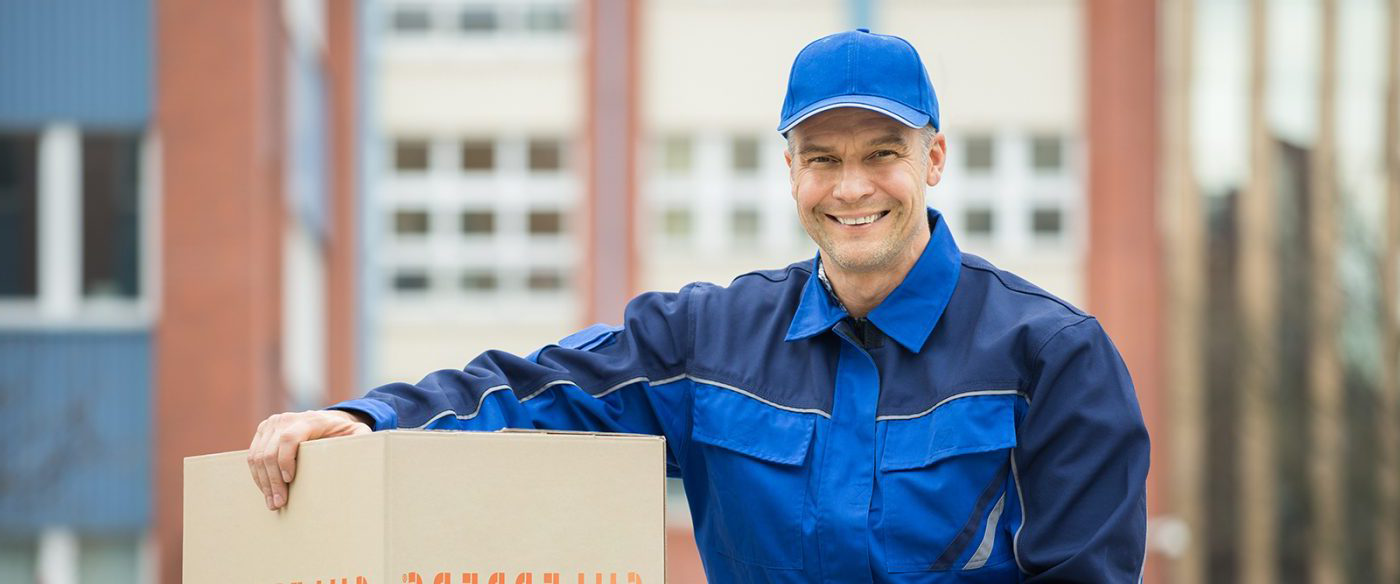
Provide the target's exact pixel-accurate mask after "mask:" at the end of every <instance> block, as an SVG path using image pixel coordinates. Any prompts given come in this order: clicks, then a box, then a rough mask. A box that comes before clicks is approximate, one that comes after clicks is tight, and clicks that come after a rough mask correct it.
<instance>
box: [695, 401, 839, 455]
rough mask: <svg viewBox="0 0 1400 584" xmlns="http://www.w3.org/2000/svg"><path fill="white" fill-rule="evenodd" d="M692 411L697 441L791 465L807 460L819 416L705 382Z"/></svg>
mask: <svg viewBox="0 0 1400 584" xmlns="http://www.w3.org/2000/svg"><path fill="white" fill-rule="evenodd" d="M692 412H693V413H692V415H693V421H694V424H695V426H694V428H692V429H691V437H692V438H693V439H694V440H695V441H697V442H703V443H705V444H709V445H711V446H718V447H720V448H724V449H726V450H732V451H734V452H738V453H740V454H745V455H748V456H752V457H754V458H758V459H760V460H766V461H769V462H776V463H778V464H788V465H797V464H802V463H803V461H805V460H806V459H807V448H808V447H809V446H810V445H811V443H812V431H813V428H814V427H815V426H814V425H815V423H816V420H815V419H814V418H815V416H816V414H805V413H799V412H789V411H786V410H782V409H779V408H777V407H774V406H771V405H768V404H766V403H763V402H762V401H759V400H758V399H755V398H753V397H749V396H747V395H744V394H741V393H739V392H736V391H733V390H729V389H723V388H718V387H714V386H711V385H708V384H706V383H704V382H697V383H696V384H695V407H694V409H693V410H692Z"/></svg>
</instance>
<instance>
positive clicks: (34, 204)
mask: <svg viewBox="0 0 1400 584" xmlns="http://www.w3.org/2000/svg"><path fill="white" fill-rule="evenodd" d="M38 224H39V136H38V135H37V134H33V133H25V134H0V298H7V297H30V298H32V297H34V296H35V295H36V294H37V293H38V271H37V270H38V266H37V262H38V246H39V243H38V239H37V238H38V231H37V229H36V226H37V225H38Z"/></svg>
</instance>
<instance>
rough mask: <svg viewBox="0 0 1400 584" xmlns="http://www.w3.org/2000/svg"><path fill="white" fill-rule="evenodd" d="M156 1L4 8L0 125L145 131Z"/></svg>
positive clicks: (0, 18) (17, 1)
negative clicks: (61, 123)
mask: <svg viewBox="0 0 1400 584" xmlns="http://www.w3.org/2000/svg"><path fill="white" fill-rule="evenodd" d="M152 22H153V20H152V15H151V2H150V0H3V1H0V125H7V126H21V127H32V126H36V125H38V124H42V123H45V122H47V121H50V120H69V121H74V122H77V123H79V124H83V125H88V126H124V127H130V126H144V125H145V124H146V122H147V120H148V119H149V118H150V115H151V107H152V104H151V101H152V95H153V91H154V90H153V88H152V83H153V76H152V56H151V55H152V45H153V44H154V38H153V35H154V27H153V26H152Z"/></svg>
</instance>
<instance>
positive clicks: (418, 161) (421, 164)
mask: <svg viewBox="0 0 1400 584" xmlns="http://www.w3.org/2000/svg"><path fill="white" fill-rule="evenodd" d="M394 169H395V170H398V171H407V172H413V171H424V170H428V141H427V140H399V141H397V142H395V143H394Z"/></svg>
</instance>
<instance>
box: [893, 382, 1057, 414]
mask: <svg viewBox="0 0 1400 584" xmlns="http://www.w3.org/2000/svg"><path fill="white" fill-rule="evenodd" d="M978 395H1019V396H1021V397H1022V398H1025V400H1026V402H1028V403H1029V402H1030V401H1031V398H1030V397H1027V396H1026V394H1025V392H1023V391H1020V390H1017V389H984V390H980V391H969V392H967V393H960V394H957V395H953V396H948V397H946V398H943V401H940V402H938V403H936V404H933V407H931V408H929V409H927V410H924V411H922V412H919V413H917V414H898V415H889V416H878V417H876V418H875V419H876V420H912V419H914V418H922V417H924V416H927V415H929V414H931V413H933V410H936V409H938V408H939V407H940V406H942V405H943V404H946V403H948V402H950V401H953V400H955V399H959V398H964V397H973V396H978Z"/></svg>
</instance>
